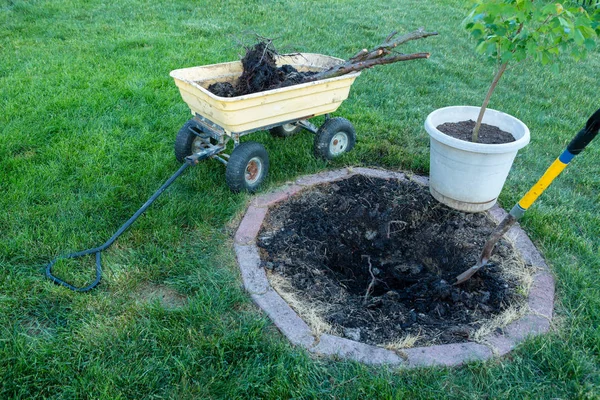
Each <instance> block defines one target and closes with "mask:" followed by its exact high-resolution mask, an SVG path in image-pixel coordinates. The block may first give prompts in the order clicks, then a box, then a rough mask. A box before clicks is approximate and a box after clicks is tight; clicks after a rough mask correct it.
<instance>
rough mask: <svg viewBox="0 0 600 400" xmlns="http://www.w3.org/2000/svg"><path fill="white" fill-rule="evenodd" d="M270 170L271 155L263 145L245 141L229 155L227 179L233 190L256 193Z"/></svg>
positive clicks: (226, 171)
mask: <svg viewBox="0 0 600 400" xmlns="http://www.w3.org/2000/svg"><path fill="white" fill-rule="evenodd" d="M268 171H269V156H268V155H267V151H266V150H265V148H264V147H263V145H262V144H260V143H257V142H244V143H242V144H240V145H238V146H237V147H236V148H235V149H234V150H233V152H232V153H231V157H229V161H228V162H227V169H226V170H225V181H226V182H227V186H229V189H231V191H232V192H236V193H237V192H242V191H246V192H250V193H254V192H255V191H256V190H257V189H258V188H259V186H260V185H261V184H262V183H263V181H264V180H265V178H266V177H267V172H268Z"/></svg>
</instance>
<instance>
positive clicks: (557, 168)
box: [515, 150, 575, 218]
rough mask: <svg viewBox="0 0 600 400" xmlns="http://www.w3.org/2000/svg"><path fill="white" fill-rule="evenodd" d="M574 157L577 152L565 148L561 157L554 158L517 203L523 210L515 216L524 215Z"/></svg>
mask: <svg viewBox="0 0 600 400" xmlns="http://www.w3.org/2000/svg"><path fill="white" fill-rule="evenodd" d="M573 157H575V154H572V153H571V152H569V150H565V151H564V152H563V153H562V154H561V155H560V157H558V158H557V159H556V160H554V162H553V163H552V164H551V165H550V167H548V169H547V170H546V172H545V173H544V175H542V177H541V178H540V179H539V180H538V181H537V182H536V184H535V185H533V186H532V187H531V189H529V191H528V192H527V193H526V194H525V195H524V196H523V197H522V198H521V200H519V202H518V203H517V205H518V206H519V208H520V209H521V210H522V211H521V213H520V214H521V215H518V216H517V215H515V217H517V218H520V217H521V216H522V214H523V213H524V212H525V211H526V210H527V209H528V208H529V207H530V206H531V205H532V204H533V202H534V201H536V200H537V198H538V197H539V196H540V195H541V194H542V193H543V192H544V190H546V189H547V188H548V186H550V184H551V183H552V181H553V180H554V179H555V178H556V177H557V176H558V175H560V173H561V172H562V171H563V170H564V169H565V168H566V167H567V165H568V164H569V162H571V160H572V159H573ZM515 211H517V210H515Z"/></svg>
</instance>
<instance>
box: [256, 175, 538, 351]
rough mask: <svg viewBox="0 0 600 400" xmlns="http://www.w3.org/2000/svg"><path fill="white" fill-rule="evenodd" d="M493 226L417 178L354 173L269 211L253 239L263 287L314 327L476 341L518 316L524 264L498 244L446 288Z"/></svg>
mask: <svg viewBox="0 0 600 400" xmlns="http://www.w3.org/2000/svg"><path fill="white" fill-rule="evenodd" d="M494 226H495V225H494V223H493V222H492V221H491V220H489V219H488V217H487V214H485V213H478V214H469V213H463V212H460V211H456V210H453V209H450V208H448V207H446V206H443V205H441V204H440V203H438V202H437V201H435V200H434V199H433V198H432V197H431V195H430V194H429V190H428V188H427V187H426V186H423V185H420V184H418V183H415V182H412V181H408V180H394V179H389V180H387V179H379V178H372V177H366V176H362V175H355V176H352V177H350V178H349V179H345V180H341V181H337V182H333V183H328V184H323V185H319V186H315V187H313V188H311V189H309V190H305V191H302V192H301V193H299V194H298V195H296V196H293V197H291V198H289V199H288V200H287V201H284V202H281V203H279V204H277V205H276V206H274V207H272V208H271V209H270V210H269V213H268V215H267V217H266V219H265V221H264V223H263V225H262V228H261V231H260V232H259V234H258V241H257V244H258V246H259V248H260V253H261V259H262V265H263V266H264V267H265V268H266V270H267V274H268V277H269V280H270V282H271V285H272V286H273V287H274V288H275V290H277V291H278V292H279V293H280V295H281V296H282V297H283V298H284V299H285V300H286V301H287V302H288V303H289V304H290V305H291V306H292V307H293V308H294V309H295V310H296V312H297V313H298V314H299V315H300V316H301V317H302V318H303V319H304V320H305V321H306V322H307V323H308V324H309V325H310V327H311V329H312V330H313V331H314V332H315V333H316V334H320V333H333V334H336V335H340V336H343V337H346V338H348V339H352V340H357V341H361V342H365V343H368V344H373V345H379V346H385V347H387V348H390V349H400V348H406V347H412V346H424V345H432V344H446V343H457V342H467V341H469V340H471V341H472V340H477V338H478V336H483V335H486V334H489V333H490V332H492V331H494V330H495V329H499V328H501V327H502V326H503V325H506V324H508V323H509V322H511V321H512V320H514V319H516V318H518V317H519V316H520V315H521V313H522V310H523V309H524V304H525V302H526V294H527V293H526V291H527V290H526V282H527V281H528V279H527V277H526V275H527V271H526V269H525V265H524V264H523V263H522V262H521V261H520V260H519V259H518V257H516V256H515V252H514V249H513V247H512V245H511V244H510V243H508V242H506V241H504V240H501V241H500V242H499V243H498V244H497V246H496V250H495V252H494V255H493V257H492V259H491V260H490V263H489V264H488V265H487V266H486V267H485V268H483V269H481V270H480V271H479V272H478V273H477V274H476V275H475V276H474V277H473V278H471V279H470V280H469V281H467V282H466V283H464V284H462V285H459V286H453V285H452V284H451V283H452V282H453V281H454V279H455V278H456V276H457V275H458V274H459V273H461V272H463V271H464V270H465V269H467V268H469V267H471V266H472V265H473V264H475V263H476V261H477V258H478V257H479V254H480V252H481V249H482V247H483V244H484V243H485V241H486V239H487V237H488V236H489V234H490V233H491V232H492V230H493V228H494Z"/></svg>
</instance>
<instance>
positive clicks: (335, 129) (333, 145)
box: [314, 117, 356, 160]
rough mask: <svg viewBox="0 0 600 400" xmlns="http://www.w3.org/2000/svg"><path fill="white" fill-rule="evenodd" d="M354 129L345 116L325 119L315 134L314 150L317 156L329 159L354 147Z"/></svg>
mask: <svg viewBox="0 0 600 400" xmlns="http://www.w3.org/2000/svg"><path fill="white" fill-rule="evenodd" d="M355 143H356V131H355V130H354V126H352V124H351V123H350V121H348V120H347V119H345V118H340V117H336V118H331V119H328V120H327V121H325V123H324V124H323V125H321V127H320V128H319V130H318V131H317V134H316V135H315V144H314V152H315V156H316V157H318V158H324V159H326V160H331V159H333V158H335V157H338V156H340V155H341V154H343V153H345V152H348V151H350V150H352V148H354V144H355Z"/></svg>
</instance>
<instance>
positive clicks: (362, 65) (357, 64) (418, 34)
mask: <svg viewBox="0 0 600 400" xmlns="http://www.w3.org/2000/svg"><path fill="white" fill-rule="evenodd" d="M437 34H438V33H437V32H425V31H424V30H423V28H420V29H418V30H416V31H414V32H410V33H407V34H405V35H403V36H400V37H398V38H396V39H394V37H395V36H396V35H397V32H392V33H391V34H390V35H389V36H388V37H387V38H386V39H385V41H384V42H383V43H382V44H380V45H379V46H377V47H375V48H374V49H372V50H367V49H362V50H360V51H359V52H358V53H356V54H355V55H354V56H353V57H352V58H350V59H348V60H347V61H346V62H344V63H342V64H340V65H336V66H335V67H332V68H330V69H328V70H326V71H323V72H319V73H318V74H315V75H313V76H310V77H308V78H307V79H305V81H306V82H310V81H317V80H320V79H327V78H333V77H336V76H341V75H345V74H349V73H352V72H357V71H361V70H363V69H366V68H371V67H374V66H375V65H384V64H391V63H395V62H399V61H408V60H416V59H419V58H429V56H430V54H429V53H413V54H402V53H396V52H394V51H393V50H394V49H395V48H396V47H398V46H400V45H402V44H404V43H406V42H410V41H412V40H417V39H424V38H427V37H429V36H435V35H437Z"/></svg>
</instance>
